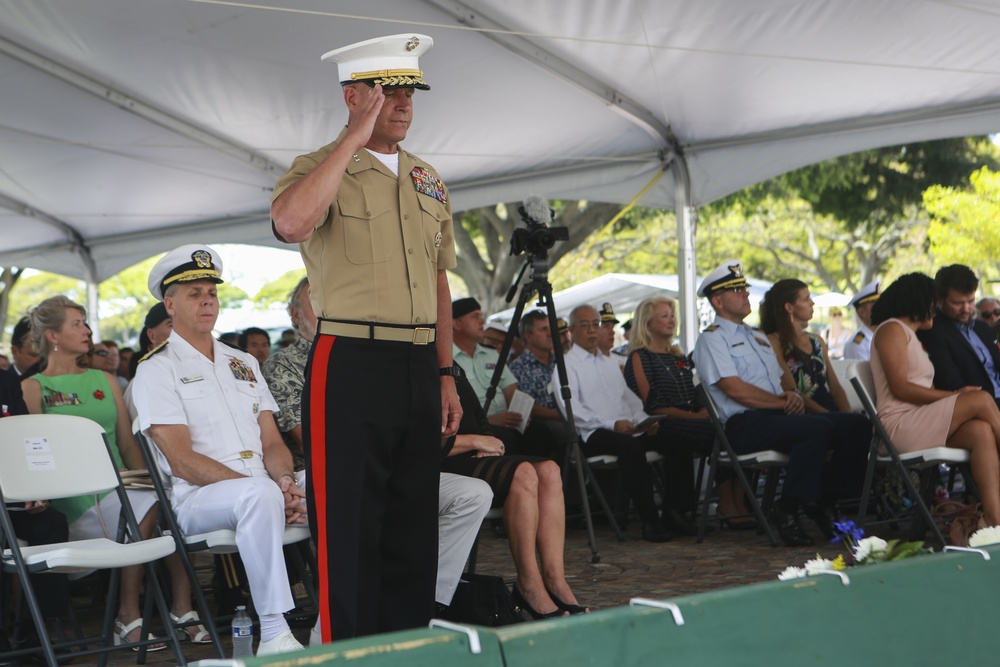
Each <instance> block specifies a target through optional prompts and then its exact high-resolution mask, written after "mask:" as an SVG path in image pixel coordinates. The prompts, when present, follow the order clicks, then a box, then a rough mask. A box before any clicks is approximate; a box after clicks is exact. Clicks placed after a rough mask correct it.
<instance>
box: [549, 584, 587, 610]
mask: <svg viewBox="0 0 1000 667" xmlns="http://www.w3.org/2000/svg"><path fill="white" fill-rule="evenodd" d="M545 592H546V593H548V594H549V597H550V598H551V599H552V601H553V602H555V603H556V606H557V607H559V608H560V609H562V610H563V611H568V612H569V613H570V614H589V613H590V607H584V606H583V605H579V604H570V603H569V602H563V601H562V600H561V599H560V598H559V596H557V595H556V594H555V593H553V592H552V591H550V590H549V589H548V587H546V588H545Z"/></svg>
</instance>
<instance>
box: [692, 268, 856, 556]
mask: <svg viewBox="0 0 1000 667" xmlns="http://www.w3.org/2000/svg"><path fill="white" fill-rule="evenodd" d="M698 296H702V297H706V298H708V299H709V301H710V302H711V304H712V308H713V309H714V310H715V314H716V317H715V321H714V322H713V324H712V325H711V326H709V327H708V328H707V329H705V331H704V332H702V334H701V335H700V336H699V337H698V341H697V343H696V344H695V348H694V362H695V366H696V368H697V371H698V375H699V376H700V378H701V381H702V382H703V383H704V385H705V386H706V387H707V389H708V392H709V394H710V395H711V397H712V399H713V400H714V401H715V403H716V405H717V406H718V408H719V413H720V417H721V418H722V419H723V421H724V422H725V429H726V435H727V436H728V438H729V441H730V443H731V444H732V446H733V449H734V450H735V451H736V453H737V454H742V453H749V452H754V451H761V450H765V449H773V450H776V451H780V452H783V453H785V454H788V455H789V459H790V461H789V465H788V470H787V474H786V476H785V483H784V488H783V489H782V493H781V498H780V499H779V500H778V501H777V502H776V503H775V506H774V508H773V510H772V520H773V521H774V523H775V524H776V526H777V529H778V533H779V535H780V536H781V539H782V541H784V543H785V544H786V545H788V546H807V545H811V544H813V543H814V542H813V539H812V538H811V537H810V536H809V535H808V534H807V533H806V532H805V530H803V528H802V526H801V525H800V523H799V518H798V513H799V509H800V508H801V509H803V510H805V513H806V515H807V516H809V517H810V518H812V519H813V520H814V521H816V523H817V525H818V526H819V527H820V530H821V532H823V533H824V535H829V534H830V520H829V518H828V517H827V515H826V510H825V508H824V505H823V502H822V501H827V502H828V501H830V500H831V499H833V498H836V497H850V496H852V495H853V496H857V495H858V493H859V492H860V489H861V483H862V482H863V480H864V472H865V460H866V455H867V441H865V440H864V439H861V440H860V444H861V445H864V447H863V448H860V447H859V446H858V442H859V439H858V438H856V437H853V434H848V433H846V432H843V431H844V429H845V428H847V424H848V422H847V420H840V419H838V418H837V413H828V414H805V405H804V402H803V400H802V397H801V396H800V395H799V394H798V393H797V392H789V391H784V390H783V389H782V387H781V367H780V366H779V365H778V359H777V357H776V356H775V354H774V350H772V349H771V345H770V344H769V343H768V340H767V336H765V335H764V334H763V333H762V332H760V331H758V330H756V329H752V328H751V327H749V326H747V325H746V324H744V323H743V320H744V319H745V318H746V317H747V315H749V314H750V291H749V287H748V284H747V281H746V278H744V276H743V268H742V266H741V264H740V262H739V260H736V259H732V260H729V261H727V262H723V264H722V265H721V266H719V267H718V268H716V269H715V270H714V271H712V272H711V273H710V274H709V275H708V276H707V277H706V278H705V279H704V280H703V281H702V283H701V286H700V287H699V288H698ZM828 451H832V452H833V456H832V459H831V463H830V466H829V469H828V470H827V471H826V473H827V475H826V479H825V482H824V462H825V461H826V456H827V452H828ZM824 484H825V486H826V488H824Z"/></svg>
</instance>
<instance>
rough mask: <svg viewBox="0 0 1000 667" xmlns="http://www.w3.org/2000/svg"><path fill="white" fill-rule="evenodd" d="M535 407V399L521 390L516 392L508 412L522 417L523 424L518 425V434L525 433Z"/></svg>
mask: <svg viewBox="0 0 1000 667" xmlns="http://www.w3.org/2000/svg"><path fill="white" fill-rule="evenodd" d="M534 405H535V399H533V398H532V397H531V395H530V394H526V393H524V392H523V391H521V390H520V389H515V390H514V396H513V397H512V398H511V399H510V407H509V408H508V410H510V411H511V412H516V413H518V414H519V415H521V423H520V424H518V425H517V431H518V433H524V429H525V428H527V427H528V417H530V416H531V408H532V407H534Z"/></svg>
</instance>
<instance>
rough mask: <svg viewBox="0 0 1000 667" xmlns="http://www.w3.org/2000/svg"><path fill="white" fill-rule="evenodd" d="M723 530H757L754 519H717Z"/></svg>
mask: <svg viewBox="0 0 1000 667" xmlns="http://www.w3.org/2000/svg"><path fill="white" fill-rule="evenodd" d="M719 522H720V523H721V524H722V527H723V528H728V529H729V530H757V521H756V519H730V518H728V517H727V518H725V519H719Z"/></svg>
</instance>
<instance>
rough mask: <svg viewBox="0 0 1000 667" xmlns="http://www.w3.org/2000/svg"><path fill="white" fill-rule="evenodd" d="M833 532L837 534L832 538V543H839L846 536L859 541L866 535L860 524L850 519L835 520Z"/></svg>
mask: <svg viewBox="0 0 1000 667" xmlns="http://www.w3.org/2000/svg"><path fill="white" fill-rule="evenodd" d="M833 532H834V533H835V535H834V538H833V539H832V540H830V544H839V543H840V542H841V541H842V540H843V539H844V538H850V539H851V540H852V541H854V542H857V541H858V540H860V539H861V538H863V537H864V536H865V531H864V529H863V528H859V527H858V525H857V524H856V523H854V522H853V521H851V520H850V519H841V520H840V521H834V522H833Z"/></svg>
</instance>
